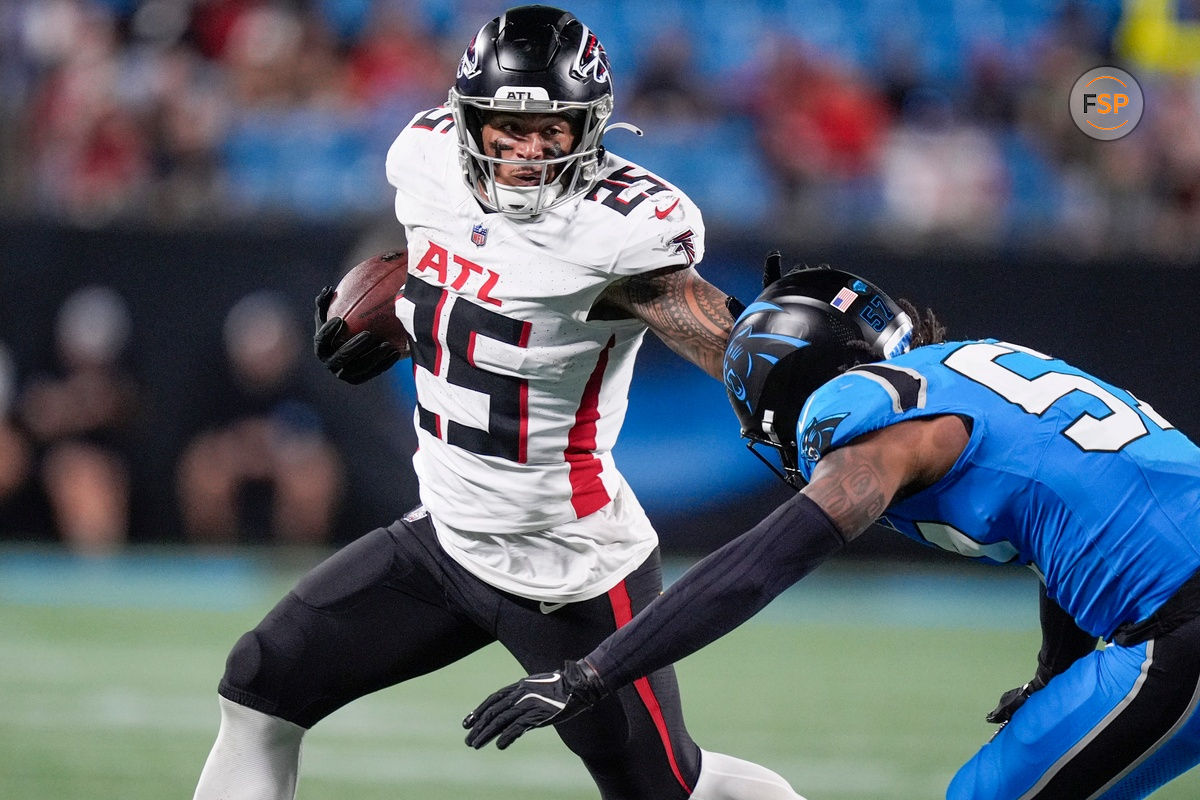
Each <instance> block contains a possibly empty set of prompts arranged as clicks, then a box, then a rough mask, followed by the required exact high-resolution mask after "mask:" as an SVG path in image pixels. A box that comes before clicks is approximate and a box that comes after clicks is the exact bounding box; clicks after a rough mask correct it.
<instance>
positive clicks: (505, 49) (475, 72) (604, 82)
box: [447, 6, 613, 217]
mask: <svg viewBox="0 0 1200 800" xmlns="http://www.w3.org/2000/svg"><path fill="white" fill-rule="evenodd" d="M447 102H448V105H449V106H450V109H451V111H452V112H453V114H454V121H455V128H456V130H457V132H458V147H459V163H460V165H461V167H462V170H463V179H464V181H465V182H466V184H467V187H468V188H469V189H470V190H471V192H472V193H473V194H474V195H475V197H476V198H477V199H478V200H479V202H480V203H482V204H483V205H484V206H485V207H486V208H489V209H491V210H493V211H500V212H502V213H505V214H509V215H511V216H516V217H533V216H536V215H538V214H540V213H542V212H543V211H546V210H548V209H550V208H554V207H555V206H558V205H561V204H562V203H565V202H567V201H568V200H570V199H572V198H574V197H576V196H578V195H580V194H582V193H584V192H586V191H588V190H589V189H590V188H591V186H592V185H593V183H594V182H595V181H596V179H597V178H598V177H599V171H600V162H601V160H602V159H603V157H604V148H603V146H602V144H601V140H602V138H603V135H604V128H605V126H606V123H607V122H608V119H609V117H611V116H612V110H613V92H612V80H611V76H610V74H609V68H608V56H607V55H606V54H605V52H604V48H603V47H602V46H601V45H600V42H599V40H598V39H597V38H596V36H595V34H593V33H592V32H591V31H590V30H588V28H587V26H585V25H584V24H583V23H581V22H580V21H579V20H577V19H576V18H575V17H574V16H573V15H572V14H570V13H569V12H566V11H561V10H559V9H555V8H550V7H548V6H522V7H520V8H513V9H509V10H508V11H507V12H505V13H504V14H503V15H502V16H500V17H497V18H496V19H493V20H492V21H491V22H489V23H488V24H486V25H484V26H483V28H481V29H480V31H479V33H478V34H476V36H475V38H474V39H473V40H472V41H471V43H470V44H469V45H468V46H467V49H466V51H465V52H464V53H463V56H462V59H461V60H460V62H459V66H458V75H457V78H456V80H455V84H454V86H453V87H452V88H451V89H450V95H449V99H448V101H447ZM495 112H508V113H513V114H531V115H558V116H562V117H564V118H565V119H566V120H567V121H568V124H570V126H571V131H572V133H573V134H574V139H575V141H574V145H573V146H572V148H571V150H570V152H569V153H563V154H553V153H552V154H550V157H549V158H541V159H536V160H530V159H518V158H503V157H500V156H499V155H493V154H489V153H488V152H487V151H486V148H485V146H484V142H483V133H482V131H483V126H484V124H485V122H486V121H487V119H488V118H489V117H490V116H491V115H492V114H493V113H495ZM530 166H533V167H537V168H538V169H539V170H540V175H541V180H540V181H539V182H538V183H537V185H532V186H531V185H525V186H512V185H507V184H505V183H503V182H502V180H503V178H502V177H501V178H500V179H498V176H497V173H498V171H503V170H505V169H506V168H518V167H519V168H529V167H530Z"/></svg>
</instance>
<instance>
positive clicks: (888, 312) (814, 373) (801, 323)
mask: <svg viewBox="0 0 1200 800" xmlns="http://www.w3.org/2000/svg"><path fill="white" fill-rule="evenodd" d="M912 333H913V323H912V320H911V319H910V318H909V316H908V314H906V313H905V312H904V310H903V309H901V308H900V306H898V305H897V304H896V302H895V301H894V300H892V298H890V297H888V296H887V294H885V293H884V292H883V291H882V290H880V289H879V288H878V287H877V286H875V285H874V284H872V283H870V282H868V281H866V280H864V279H863V278H860V277H858V276H857V275H852V274H850V273H849V272H842V271H841V270H836V269H828V268H810V269H798V270H793V271H792V272H789V273H788V274H786V275H784V276H783V277H782V278H780V279H779V280H777V281H775V282H774V283H772V284H771V285H770V286H768V287H767V288H766V289H764V290H763V292H762V294H760V295H759V296H758V297H757V298H756V299H755V301H754V302H753V303H751V304H750V305H749V306H748V307H747V308H746V310H745V311H743V312H742V314H741V316H739V317H738V319H737V322H736V323H734V326H733V331H732V332H731V333H730V335H729V344H728V345H727V346H726V348H725V360H724V374H725V391H726V393H727V394H728V395H729V402H730V404H732V405H733V410H734V413H735V414H737V418H738V421H739V422H740V423H741V426H742V436H744V437H746V438H747V439H749V440H750V442H749V447H750V448H751V450H752V451H753V450H754V445H756V444H765V445H768V446H770V447H773V448H775V449H776V450H778V451H779V453H780V457H781V459H782V461H783V467H784V474H783V475H782V477H783V478H784V480H785V481H787V482H788V483H789V484H791V485H792V486H794V487H797V488H799V486H800V485H801V484H802V482H801V481H800V475H799V472H798V470H797V465H798V460H797V445H796V425H797V423H798V422H799V419H800V412H801V410H802V409H803V407H804V403H805V401H807V400H808V397H809V395H811V394H812V393H813V392H814V391H816V390H817V388H818V387H819V386H821V385H822V384H823V383H825V382H827V381H829V380H831V379H832V378H834V377H836V376H837V375H839V374H840V373H841V372H842V371H843V370H845V369H847V368H848V367H850V366H853V365H854V364H860V363H866V362H870V361H880V360H883V359H886V358H892V357H893V356H897V355H900V354H901V353H904V352H907V351H908V349H909V346H910V344H911V342H912ZM755 455H758V453H757V452H756V451H755ZM760 457H761V456H760ZM764 460H765V459H764ZM768 466H771V464H770V463H769V462H768ZM772 469H774V467H773V466H772ZM776 472H778V470H776Z"/></svg>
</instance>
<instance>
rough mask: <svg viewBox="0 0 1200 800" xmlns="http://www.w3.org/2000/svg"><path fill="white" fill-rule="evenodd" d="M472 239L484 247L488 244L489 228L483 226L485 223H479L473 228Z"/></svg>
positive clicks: (476, 244) (477, 244)
mask: <svg viewBox="0 0 1200 800" xmlns="http://www.w3.org/2000/svg"><path fill="white" fill-rule="evenodd" d="M471 241H472V242H474V243H475V246H476V247H483V246H484V245H485V244H487V228H485V227H483V223H482V222H481V223H479V224H478V225H476V226H475V227H473V228H471Z"/></svg>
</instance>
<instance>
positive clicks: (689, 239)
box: [667, 228, 696, 267]
mask: <svg viewBox="0 0 1200 800" xmlns="http://www.w3.org/2000/svg"><path fill="white" fill-rule="evenodd" d="M667 244H668V245H669V246H670V248H671V254H672V255H681V256H683V257H684V258H686V259H687V265H688V266H689V267H690V266H691V265H692V264H695V263H696V234H694V233H693V232H692V229H691V228H688V229H687V230H686V231H684V232H683V233H681V234H679V235H678V236H676V237H675V238H673V239H671V240H670V241H669V242H667Z"/></svg>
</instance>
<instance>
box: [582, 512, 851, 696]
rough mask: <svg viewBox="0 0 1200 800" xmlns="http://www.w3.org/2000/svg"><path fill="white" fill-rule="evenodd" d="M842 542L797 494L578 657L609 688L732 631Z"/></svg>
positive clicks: (820, 514)
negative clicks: (581, 657)
mask: <svg viewBox="0 0 1200 800" xmlns="http://www.w3.org/2000/svg"><path fill="white" fill-rule="evenodd" d="M843 544H845V539H844V537H843V536H842V534H841V532H840V531H838V529H837V527H836V526H835V525H834V524H833V521H832V520H830V519H829V517H828V516H827V515H826V514H825V512H824V511H822V510H821V507H820V506H818V505H817V504H816V503H814V502H813V501H812V500H810V499H809V498H808V496H806V495H804V494H797V495H796V496H795V497H792V498H790V499H789V500H788V501H787V502H786V503H784V504H783V505H781V506H780V507H779V508H777V509H775V510H774V511H773V512H771V514H770V515H769V516H768V517H767V518H766V519H764V520H763V521H762V522H760V523H758V525H755V526H754V527H753V528H751V529H750V530H749V531H747V532H746V533H744V534H742V535H741V536H739V537H738V538H736V539H734V540H733V541H731V542H729V543H728V544H726V545H725V546H724V547H722V548H720V549H719V550H716V551H714V552H713V553H711V554H710V555H709V556H708V557H706V558H704V559H703V560H702V561H700V562H699V563H698V564H696V565H695V566H694V567H692V568H691V569H690V570H688V571H687V572H686V573H685V574H684V575H683V577H681V578H680V579H679V580H678V581H676V582H675V583H674V584H673V585H672V586H671V587H670V588H668V589H667V591H666V592H664V593H663V595H662V596H661V597H659V598H657V599H656V600H655V601H654V602H653V603H651V604H650V605H649V606H647V607H646V609H645V610H643V611H642V612H641V613H639V614H638V615H637V616H635V617H634V618H633V620H632V621H631V622H630V623H629V624H628V625H626V626H625V627H623V628H621V629H620V630H618V631H616V632H615V633H613V634H612V635H611V636H609V637H608V638H607V639H606V640H604V641H603V642H601V643H600V645H599V646H598V647H597V648H596V649H595V650H593V651H592V652H591V653H590V654H589V655H588V656H586V657H585V659H584V660H585V661H587V662H588V664H590V665H591V666H592V667H593V668H594V669H595V670H596V672H597V673H599V676H600V679H601V680H602V681H603V683H604V686H605V687H606V688H607V689H608V690H609V691H613V690H615V689H618V688H620V687H621V686H624V685H625V684H626V683H629V682H630V681H633V680H636V679H638V678H640V677H642V676H643V675H647V674H649V673H651V672H653V671H654V670H656V669H659V668H660V667H664V666H666V665H667V664H671V663H674V662H675V661H678V660H679V659H681V658H683V657H684V656H686V655H689V654H691V653H694V652H695V651H697V650H699V649H700V648H701V647H704V646H705V645H707V644H709V643H710V642H712V641H714V640H715V639H718V638H720V637H721V636H723V635H725V634H726V633H728V632H729V631H731V630H733V629H734V628H736V627H737V626H738V625H740V624H742V623H743V622H745V621H746V620H748V619H749V618H750V617H752V616H754V615H755V614H756V613H757V612H758V611H759V610H761V609H762V608H763V607H764V606H766V605H767V604H768V603H769V602H771V600H773V599H774V598H775V597H776V596H778V595H779V594H780V593H781V592H783V590H784V589H786V588H788V587H789V586H791V585H792V584H793V583H795V582H796V581H798V580H800V579H801V578H803V577H804V576H805V575H807V574H808V573H809V572H811V571H812V570H813V569H815V568H816V567H817V566H818V565H819V564H820V563H821V562H823V561H824V560H825V559H826V558H828V557H829V556H830V555H832V554H833V553H834V552H836V551H837V550H838V549H839V548H840V547H841V546H842V545H843Z"/></svg>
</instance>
